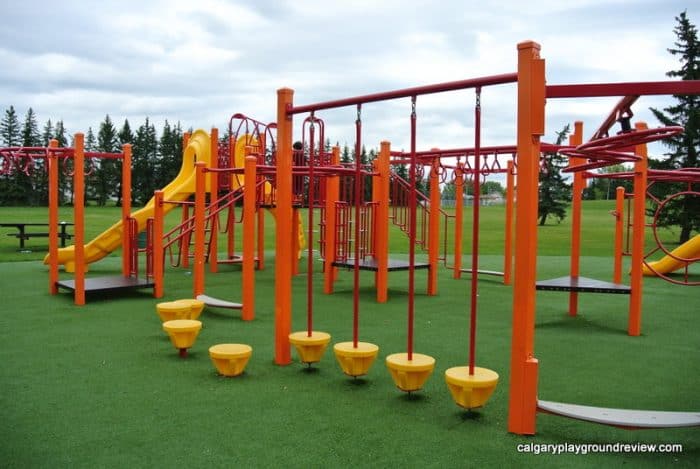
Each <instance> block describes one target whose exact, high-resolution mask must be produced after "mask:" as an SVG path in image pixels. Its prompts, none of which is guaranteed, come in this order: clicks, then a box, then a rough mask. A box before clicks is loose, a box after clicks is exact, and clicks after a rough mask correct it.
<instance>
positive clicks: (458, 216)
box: [452, 162, 464, 278]
mask: <svg viewBox="0 0 700 469" xmlns="http://www.w3.org/2000/svg"><path fill="white" fill-rule="evenodd" d="M463 168H464V167H463V166H462V163H461V162H460V163H459V164H458V167H457V169H455V247H454V251H455V253H454V268H453V269H452V278H462V233H463V232H464V169H463Z"/></svg>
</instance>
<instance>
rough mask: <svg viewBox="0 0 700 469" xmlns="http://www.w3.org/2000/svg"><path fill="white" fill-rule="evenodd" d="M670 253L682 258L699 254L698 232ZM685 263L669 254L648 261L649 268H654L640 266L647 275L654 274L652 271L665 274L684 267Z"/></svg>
mask: <svg viewBox="0 0 700 469" xmlns="http://www.w3.org/2000/svg"><path fill="white" fill-rule="evenodd" d="M671 254H673V255H674V256H676V257H681V258H683V259H692V258H695V257H698V256H700V234H699V235H695V236H694V237H692V238H691V239H689V240H688V241H686V242H685V243H683V244H681V245H680V246H678V247H677V248H676V249H674V250H673V251H671ZM685 264H686V263H685V262H683V261H679V260H677V259H674V258H673V257H671V256H664V257H663V258H662V259H660V260H658V261H656V262H650V263H649V266H651V268H652V269H654V270H652V269H650V268H649V267H647V266H646V265H644V266H643V268H642V273H643V274H644V275H648V276H654V275H656V274H655V273H654V272H658V273H660V274H667V273H669V272H673V271H674V270H678V269H681V268H683V267H685Z"/></svg>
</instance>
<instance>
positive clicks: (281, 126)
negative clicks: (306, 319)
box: [275, 88, 297, 365]
mask: <svg viewBox="0 0 700 469" xmlns="http://www.w3.org/2000/svg"><path fill="white" fill-rule="evenodd" d="M293 100H294V90H291V89H289V88H281V89H279V90H277V158H276V161H277V168H276V177H275V182H276V184H277V191H276V194H277V224H276V227H275V235H276V239H275V363H276V364H278V365H288V364H289V363H291V361H292V359H291V349H290V346H289V334H290V332H291V317H292V289H291V286H292V262H291V261H292V256H290V253H289V246H290V240H289V233H292V231H293V230H292V127H293V119H292V115H291V114H287V109H288V108H291V107H292V104H293ZM293 256H294V258H295V263H296V257H297V253H296V252H294V253H293Z"/></svg>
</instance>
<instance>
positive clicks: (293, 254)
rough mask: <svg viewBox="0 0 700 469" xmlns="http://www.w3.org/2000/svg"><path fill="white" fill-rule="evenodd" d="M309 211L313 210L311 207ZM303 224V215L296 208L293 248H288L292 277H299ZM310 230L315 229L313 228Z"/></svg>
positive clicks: (293, 223)
mask: <svg viewBox="0 0 700 469" xmlns="http://www.w3.org/2000/svg"><path fill="white" fill-rule="evenodd" d="M309 210H313V209H312V208H311V207H309ZM300 223H301V213H300V212H299V209H298V208H296V207H293V208H292V231H291V233H292V237H291V240H290V241H291V243H290V244H291V246H288V252H289V254H290V258H291V266H292V275H299V254H300V252H301V245H300V243H299V234H300V233H299V224H300ZM309 229H313V227H312V226H310V227H309Z"/></svg>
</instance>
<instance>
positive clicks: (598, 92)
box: [547, 80, 700, 98]
mask: <svg viewBox="0 0 700 469" xmlns="http://www.w3.org/2000/svg"><path fill="white" fill-rule="evenodd" d="M653 94H700V80H683V81H647V82H631V83H592V84H576V85H549V86H547V97H548V98H592V97H599V96H600V97H602V96H629V95H637V96H644V95H653Z"/></svg>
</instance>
